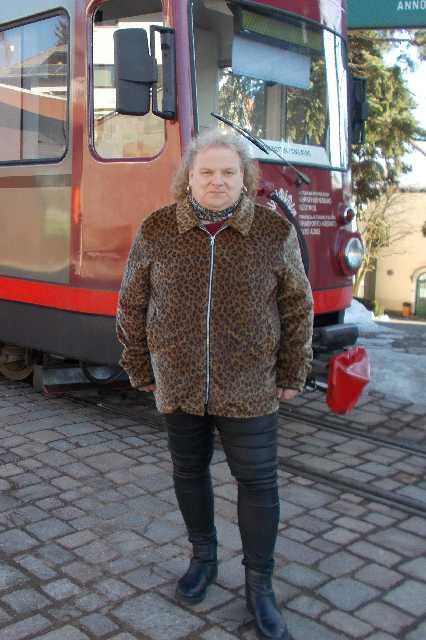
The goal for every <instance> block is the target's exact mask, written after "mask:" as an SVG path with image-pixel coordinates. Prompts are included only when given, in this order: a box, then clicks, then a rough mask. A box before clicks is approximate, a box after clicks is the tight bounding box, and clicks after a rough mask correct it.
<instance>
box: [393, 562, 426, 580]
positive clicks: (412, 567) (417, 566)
mask: <svg viewBox="0 0 426 640" xmlns="http://www.w3.org/2000/svg"><path fill="white" fill-rule="evenodd" d="M398 569H399V570H400V571H403V572H404V573H408V575H410V576H413V578H419V579H420V580H425V577H426V558H415V559H414V560H409V561H408V562H404V564H401V565H399V567H398Z"/></svg>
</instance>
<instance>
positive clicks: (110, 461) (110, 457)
mask: <svg viewBox="0 0 426 640" xmlns="http://www.w3.org/2000/svg"><path fill="white" fill-rule="evenodd" d="M85 460H86V464H88V465H90V466H91V467H94V468H95V469H97V470H98V471H105V472H108V471H112V470H113V469H119V468H121V467H124V468H128V467H130V466H131V465H133V464H134V460H132V459H131V458H129V457H128V456H123V455H122V454H121V453H115V452H112V451H110V452H108V453H102V454H100V455H95V456H92V457H89V458H86V459H85Z"/></svg>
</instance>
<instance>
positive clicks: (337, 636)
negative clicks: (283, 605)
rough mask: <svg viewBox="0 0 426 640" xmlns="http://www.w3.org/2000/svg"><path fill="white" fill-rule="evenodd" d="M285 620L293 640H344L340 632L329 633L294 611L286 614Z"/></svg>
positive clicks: (323, 627) (317, 623)
mask: <svg viewBox="0 0 426 640" xmlns="http://www.w3.org/2000/svg"><path fill="white" fill-rule="evenodd" d="M285 618H286V621H287V625H288V628H289V631H290V633H291V635H292V637H293V638H294V640H344V638H342V635H341V633H340V632H336V631H331V629H330V628H328V627H326V626H325V625H323V624H320V623H319V622H315V621H314V620H310V619H309V618H306V617H305V616H301V615H300V614H299V613H296V612H294V611H288V612H286V613H285Z"/></svg>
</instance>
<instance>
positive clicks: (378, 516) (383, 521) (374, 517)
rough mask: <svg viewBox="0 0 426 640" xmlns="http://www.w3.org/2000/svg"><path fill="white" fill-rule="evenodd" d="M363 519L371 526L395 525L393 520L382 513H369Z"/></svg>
mask: <svg viewBox="0 0 426 640" xmlns="http://www.w3.org/2000/svg"><path fill="white" fill-rule="evenodd" d="M365 519H366V520H368V522H371V523H372V524H376V525H379V527H388V526H390V525H393V524H394V523H395V518H389V516H385V515H383V513H370V514H368V516H367V517H366V518H365Z"/></svg>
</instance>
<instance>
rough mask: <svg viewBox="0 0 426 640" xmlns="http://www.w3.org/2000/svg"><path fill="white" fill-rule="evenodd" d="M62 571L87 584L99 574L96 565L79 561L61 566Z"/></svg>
mask: <svg viewBox="0 0 426 640" xmlns="http://www.w3.org/2000/svg"><path fill="white" fill-rule="evenodd" d="M62 572H63V573H65V574H67V575H68V576H70V577H71V578H73V579H74V580H76V581H77V582H80V583H81V584H87V583H88V582H91V581H92V580H94V579H95V578H98V577H99V576H100V575H101V571H100V569H98V567H96V566H93V565H90V564H87V563H85V562H80V561H76V562H72V563H71V564H68V565H66V566H63V567H62Z"/></svg>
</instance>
